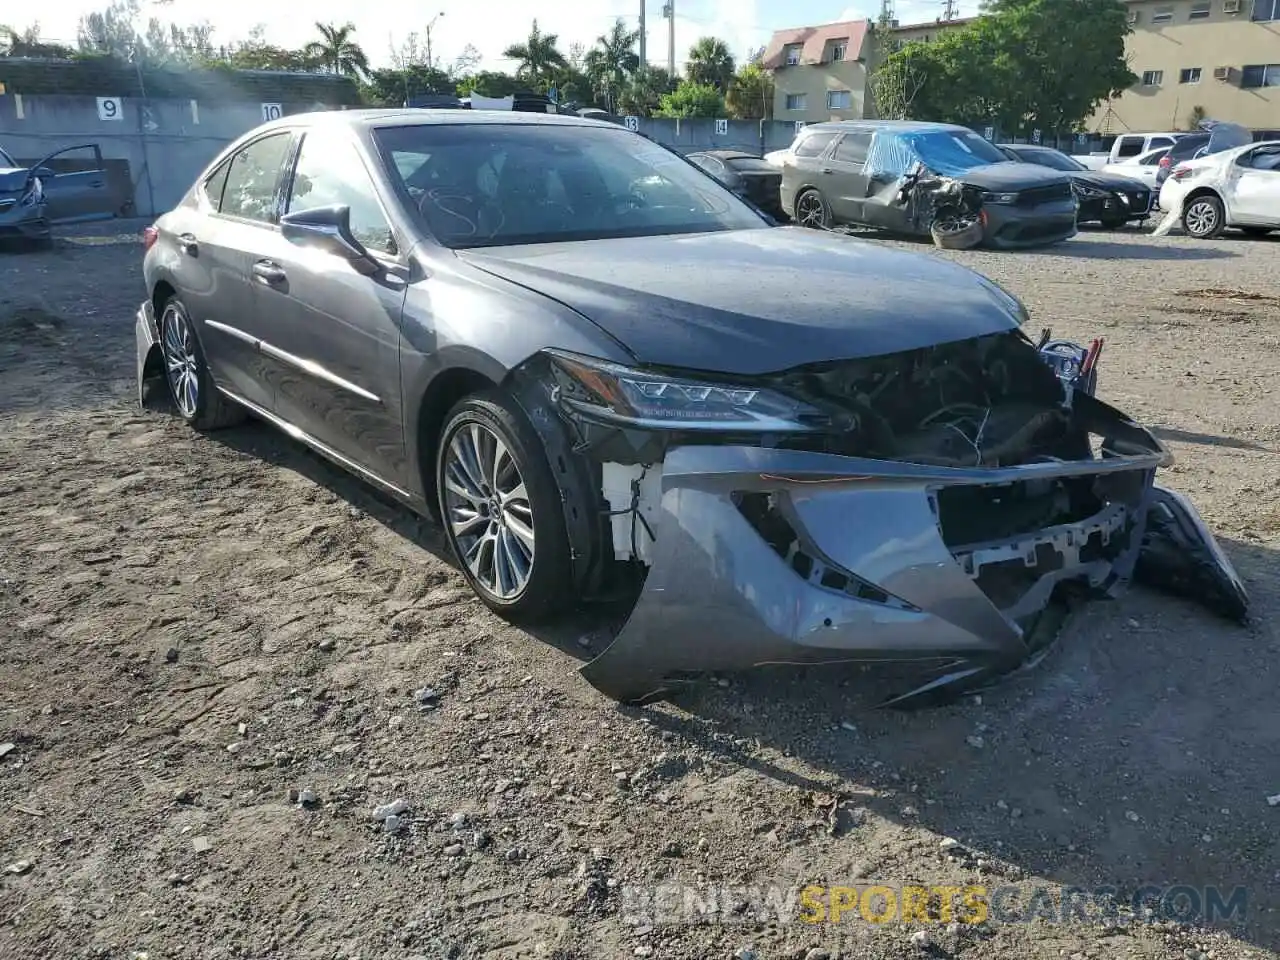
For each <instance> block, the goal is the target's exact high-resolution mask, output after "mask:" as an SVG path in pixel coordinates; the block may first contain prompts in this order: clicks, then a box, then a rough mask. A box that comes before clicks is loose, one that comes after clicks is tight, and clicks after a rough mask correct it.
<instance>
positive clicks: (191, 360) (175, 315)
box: [159, 297, 248, 431]
mask: <svg viewBox="0 0 1280 960" xmlns="http://www.w3.org/2000/svg"><path fill="white" fill-rule="evenodd" d="M159 326H160V352H161V357H162V360H163V363H164V373H165V377H164V378H165V382H166V383H167V384H168V385H169V396H170V398H172V400H173V405H174V406H175V407H176V408H177V410H178V415H179V416H180V417H182V419H183V420H185V421H187V423H189V424H190V425H191V426H192V427H194V428H195V429H197V430H200V431H206V430H221V429H223V428H224V427H234V426H236V425H237V424H239V423H243V422H244V420H245V418H246V417H247V416H248V413H247V411H245V409H244V408H243V407H241V406H240V405H239V404H237V403H233V402H232V401H231V400H228V399H227V398H226V397H225V396H223V395H222V393H221V392H220V391H219V390H218V388H217V387H216V386H215V385H214V383H213V377H212V376H210V374H209V365H208V364H207V363H206V362H205V359H204V348H203V347H201V345H200V338H199V337H198V336H196V329H195V324H194V323H193V322H192V320H191V315H190V314H189V313H187V308H186V307H185V306H184V305H183V303H182V301H181V300H179V299H178V298H177V297H170V298H169V299H168V300H166V301H165V304H164V309H163V310H162V311H161V313H160V324H159Z"/></svg>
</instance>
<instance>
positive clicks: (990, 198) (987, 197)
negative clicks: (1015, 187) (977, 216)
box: [982, 193, 1018, 203]
mask: <svg viewBox="0 0 1280 960" xmlns="http://www.w3.org/2000/svg"><path fill="white" fill-rule="evenodd" d="M982 202H983V203H1017V202H1018V195H1017V194H1016V193H984V194H983V195H982Z"/></svg>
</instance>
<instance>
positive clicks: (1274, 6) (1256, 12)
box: [1251, 0, 1280, 23]
mask: <svg viewBox="0 0 1280 960" xmlns="http://www.w3.org/2000/svg"><path fill="white" fill-rule="evenodd" d="M1251 19H1252V20H1253V21H1254V22H1255V23H1261V22H1263V21H1264V20H1280V0H1253V17H1252V18H1251Z"/></svg>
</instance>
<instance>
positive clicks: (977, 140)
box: [904, 130, 1009, 176]
mask: <svg viewBox="0 0 1280 960" xmlns="http://www.w3.org/2000/svg"><path fill="white" fill-rule="evenodd" d="M904 139H905V140H906V141H907V143H909V144H910V145H911V149H912V150H914V151H915V153H916V156H918V157H919V158H920V160H921V161H922V162H923V163H924V165H925V166H926V167H928V168H929V169H930V170H932V171H933V172H934V173H940V174H942V175H943V176H950V175H952V174H956V173H963V172H964V171H965V170H969V169H972V168H973V167H981V166H984V165H986V164H988V163H1008V162H1009V158H1008V157H1006V156H1005V155H1004V154H1003V153H1001V152H1000V150H999V149H998V148H997V147H996V146H995V144H992V143H989V142H987V141H986V140H984V139H983V138H982V137H980V136H978V135H977V134H976V133H974V132H973V131H972V130H939V131H936V132H932V133H908V134H905V135H904Z"/></svg>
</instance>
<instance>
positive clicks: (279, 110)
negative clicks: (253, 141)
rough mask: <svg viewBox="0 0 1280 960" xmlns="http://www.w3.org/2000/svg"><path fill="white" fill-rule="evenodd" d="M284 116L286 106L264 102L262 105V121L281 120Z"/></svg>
mask: <svg viewBox="0 0 1280 960" xmlns="http://www.w3.org/2000/svg"><path fill="white" fill-rule="evenodd" d="M283 116H284V107H282V106H281V105H280V104H278V103H264V104H263V105H262V122H263V123H266V122H267V121H268V120H279V119H280V118H281V117H283Z"/></svg>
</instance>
